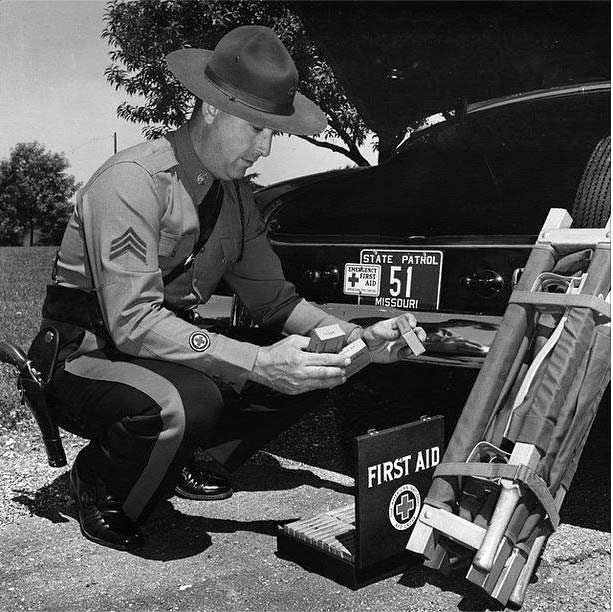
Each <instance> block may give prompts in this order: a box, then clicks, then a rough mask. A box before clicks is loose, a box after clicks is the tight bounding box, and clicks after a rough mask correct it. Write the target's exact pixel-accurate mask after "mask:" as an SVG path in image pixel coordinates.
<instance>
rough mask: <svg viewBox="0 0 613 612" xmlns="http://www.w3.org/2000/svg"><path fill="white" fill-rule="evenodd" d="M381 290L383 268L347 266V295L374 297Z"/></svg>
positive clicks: (376, 265) (348, 264)
mask: <svg viewBox="0 0 613 612" xmlns="http://www.w3.org/2000/svg"><path fill="white" fill-rule="evenodd" d="M380 289H381V266H380V265H378V264H371V265H367V264H357V263H346V264H345V280H344V284H343V293H344V294H345V295H374V296H377V295H379V293H380Z"/></svg>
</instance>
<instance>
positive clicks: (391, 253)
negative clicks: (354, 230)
mask: <svg viewBox="0 0 613 612" xmlns="http://www.w3.org/2000/svg"><path fill="white" fill-rule="evenodd" d="M360 264H361V265H363V266H370V267H373V266H380V268H381V270H380V273H379V286H378V293H377V295H373V294H365V293H361V296H363V297H364V298H365V299H363V300H362V302H363V303H367V304H374V305H375V306H384V307H388V308H400V309H404V310H409V309H420V310H438V307H439V300H440V293H441V276H442V270H443V253H442V252H441V251H419V250H415V251H404V250H390V249H364V250H362V251H361V252H360ZM346 283H347V275H345V284H346Z"/></svg>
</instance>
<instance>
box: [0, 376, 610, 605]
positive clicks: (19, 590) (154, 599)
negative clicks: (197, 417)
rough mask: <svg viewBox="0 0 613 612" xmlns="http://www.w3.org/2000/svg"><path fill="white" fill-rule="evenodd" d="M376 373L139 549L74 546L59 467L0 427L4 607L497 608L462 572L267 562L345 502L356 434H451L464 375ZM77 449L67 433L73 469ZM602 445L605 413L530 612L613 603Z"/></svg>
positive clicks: (156, 523)
mask: <svg viewBox="0 0 613 612" xmlns="http://www.w3.org/2000/svg"><path fill="white" fill-rule="evenodd" d="M385 373H386V375H385V376H382V373H381V371H380V370H378V369H377V368H373V369H372V370H369V371H368V373H365V375H364V376H361V377H359V378H356V379H354V380H352V381H350V383H349V384H348V385H347V386H346V387H345V389H342V390H340V391H339V390H335V391H332V392H328V393H321V394H313V395H312V396H310V397H308V398H304V399H303V400H302V401H309V402H312V403H313V405H314V409H313V411H312V412H311V413H309V414H308V415H307V416H305V417H304V418H303V419H302V420H300V421H299V422H298V423H297V424H296V425H295V426H294V427H292V428H291V429H289V430H288V431H286V432H285V433H284V434H282V435H281V436H279V437H278V438H277V439H276V440H275V441H273V442H272V443H271V444H270V445H269V446H268V447H267V449H266V450H267V452H264V453H259V454H258V455H256V456H255V457H254V459H252V460H251V461H250V462H249V463H248V464H247V465H245V466H244V467H243V468H241V470H239V472H238V473H237V474H236V483H237V485H238V486H237V489H238V492H237V494H235V496H234V497H232V498H231V499H230V500H226V501H224V502H214V503H209V504H202V503H198V502H190V501H189V500H179V499H177V498H173V499H172V500H171V503H166V504H163V505H161V506H160V508H159V509H158V510H157V511H156V513H155V514H154V515H153V517H152V519H151V520H150V522H149V523H148V524H147V526H146V535H147V536H148V541H150V544H149V547H148V548H147V550H146V551H145V552H144V553H143V554H142V555H127V554H125V553H118V552H116V551H110V550H108V549H104V548H102V547H99V546H95V545H93V544H91V543H89V542H87V541H86V540H84V539H83V538H82V537H81V536H80V535H79V532H78V526H77V523H76V518H75V517H76V512H75V506H74V505H72V504H71V503H70V496H69V487H68V477H67V468H63V469H61V470H57V469H53V468H50V467H48V465H47V464H46V460H45V456H44V453H43V451H42V448H41V444H40V441H39V438H38V435H37V434H35V433H33V432H32V430H31V428H30V427H29V426H22V427H20V428H19V429H17V430H10V431H7V430H2V431H0V458H1V461H0V486H1V487H2V495H0V534H2V538H3V551H1V552H0V583H2V584H3V585H4V586H3V589H0V609H1V610H3V611H4V610H7V611H8V610H24V609H32V610H79V611H82V610H104V611H106V612H108V611H110V610H127V609H135V610H148V611H149V610H202V611H204V610H210V611H211V612H218V611H221V610H224V611H225V610H241V611H246V610H254V611H256V610H257V611H264V610H290V609H291V610H296V611H302V610H304V611H305V612H306V611H307V610H321V611H322V612H323V611H327V610H330V611H331V610H352V611H354V610H359V611H362V610H364V611H366V610H376V611H379V610H380V611H381V612H383V611H385V612H389V611H396V610H398V611H399V612H400V611H401V610H402V611H403V612H405V611H406V610H407V609H411V610H417V611H423V612H435V611H438V610H462V611H466V610H479V611H484V610H497V609H498V610H500V609H501V608H500V606H497V604H495V603H494V602H492V600H490V599H489V598H487V597H486V596H485V595H484V594H483V593H482V591H480V590H479V589H477V588H476V587H474V586H473V585H470V584H469V583H467V582H466V581H465V580H463V579H462V578H461V577H453V578H444V577H442V576H441V575H439V574H437V573H435V572H431V571H429V570H426V569H424V568H423V567H422V566H417V567H416V568H413V569H412V570H411V571H407V572H406V573H405V574H403V575H402V576H400V577H398V576H396V577H392V578H388V579H386V580H383V581H380V582H378V583H375V584H374V585H370V586H368V587H365V588H364V589H360V590H358V591H351V590H349V589H347V588H345V587H341V586H340V585H338V584H336V583H334V582H332V581H331V580H328V579H326V578H323V577H321V576H318V575H317V574H313V573H310V572H307V571H305V570H304V569H302V568H301V567H299V566H298V565H296V564H295V563H292V562H289V561H285V560H282V559H279V558H278V557H276V556H275V549H276V544H275V537H274V535H275V533H276V526H277V525H278V524H279V523H280V522H286V521H288V520H295V519H297V518H300V517H305V516H312V515H313V514H316V513H318V512H322V511H325V510H329V509H331V508H335V507H340V506H342V505H345V504H346V503H348V500H350V499H351V497H350V494H351V489H350V485H351V479H350V478H348V476H347V475H348V474H350V473H351V470H352V466H351V460H350V444H349V440H350V438H351V436H352V435H356V434H359V433H363V432H364V431H366V430H367V429H369V428H371V427H376V428H382V427H384V426H390V425H394V424H397V423H399V422H403V421H407V420H412V419H413V418H416V417H417V416H419V415H421V414H424V413H429V414H435V413H442V414H444V415H445V417H446V420H447V428H448V431H449V432H451V430H452V428H453V423H454V420H455V418H456V416H457V414H458V411H459V409H460V407H459V405H458V404H459V403H461V402H462V401H463V400H462V398H463V397H464V396H465V391H466V390H467V389H468V388H469V387H470V385H471V384H472V380H473V378H474V372H470V371H464V372H461V371H456V372H454V373H447V374H441V377H440V378H439V379H437V380H436V381H434V380H432V379H431V378H428V377H427V376H425V375H424V376H419V375H415V377H414V379H413V381H412V384H411V393H410V394H407V393H406V390H405V385H404V384H400V383H399V381H402V380H403V378H402V374H403V372H402V371H401V370H396V372H395V373H394V366H390V367H389V369H386V371H385ZM388 375H389V376H388ZM292 401H296V400H292ZM606 401H607V402H608V399H607V400H606ZM373 407H376V410H373ZM82 445H83V441H82V440H81V439H79V438H77V437H75V436H72V435H69V434H64V446H65V449H66V454H67V456H68V460H69V462H71V461H72V459H73V458H74V456H75V455H76V453H77V452H78V450H79V449H80V448H81V446H82ZM609 449H610V423H609V412H608V410H601V415H600V416H599V418H598V420H597V422H596V424H595V427H594V429H593V432H592V434H591V436H590V441H589V443H588V445H587V447H586V450H585V452H584V456H583V458H582V461H581V465H580V467H579V471H578V473H577V476H576V479H575V482H574V484H573V487H572V488H571V491H570V493H569V495H568V497H567V500H566V503H565V506H564V508H563V512H562V520H563V524H562V525H561V527H560V529H559V531H558V532H557V533H556V534H554V536H553V537H552V538H551V540H550V542H549V544H548V547H547V549H546V551H545V554H544V556H543V559H542V562H541V564H540V568H539V571H538V579H537V581H536V582H535V583H534V584H532V585H531V586H530V588H529V591H528V597H527V599H526V603H525V605H524V608H523V610H525V611H526V612H536V611H539V612H540V611H554V610H555V611H566V610H569V611H570V610H588V611H594V612H602V610H606V609H610V581H611V574H610V535H609V533H610V453H609Z"/></svg>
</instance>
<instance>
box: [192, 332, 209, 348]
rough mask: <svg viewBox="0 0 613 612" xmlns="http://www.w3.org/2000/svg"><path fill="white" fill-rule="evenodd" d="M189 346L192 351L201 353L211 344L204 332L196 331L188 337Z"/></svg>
mask: <svg viewBox="0 0 613 612" xmlns="http://www.w3.org/2000/svg"><path fill="white" fill-rule="evenodd" d="M189 346H190V348H191V349H192V350H193V351H196V352H197V353H202V352H203V351H206V349H208V348H209V346H211V339H210V338H209V336H208V334H206V333H205V332H203V331H196V332H193V333H192V335H191V336H190V337H189Z"/></svg>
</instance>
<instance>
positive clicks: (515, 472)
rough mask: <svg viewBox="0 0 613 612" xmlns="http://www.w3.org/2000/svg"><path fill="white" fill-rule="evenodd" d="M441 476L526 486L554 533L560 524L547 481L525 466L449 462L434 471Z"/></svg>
mask: <svg viewBox="0 0 613 612" xmlns="http://www.w3.org/2000/svg"><path fill="white" fill-rule="evenodd" d="M439 476H441V477H442V476H473V477H476V478H487V479H490V480H496V479H498V478H505V479H507V480H514V481H517V482H521V483H522V484H524V485H525V486H526V487H527V488H528V489H530V491H532V493H533V494H534V496H535V497H536V499H537V500H538V501H539V503H540V504H541V506H542V507H543V510H544V511H545V512H546V513H547V518H548V519H549V522H550V523H551V525H552V527H553V529H554V531H555V530H556V529H557V528H558V525H559V524H560V513H559V512H558V507H557V504H556V502H555V500H554V498H553V496H552V495H551V492H550V491H549V488H548V487H547V484H546V483H545V481H544V480H543V479H542V478H541V477H540V476H539V475H538V474H536V472H535V471H534V470H532V469H530V468H529V467H528V466H527V465H525V464H521V463H520V464H518V465H514V464H511V463H475V462H468V463H462V462H449V463H441V464H439V465H438V466H437V467H436V469H435V471H434V478H437V477H439Z"/></svg>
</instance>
